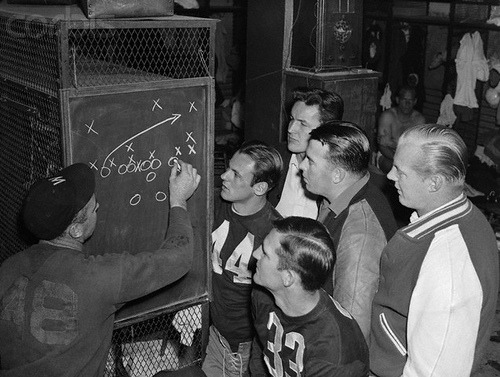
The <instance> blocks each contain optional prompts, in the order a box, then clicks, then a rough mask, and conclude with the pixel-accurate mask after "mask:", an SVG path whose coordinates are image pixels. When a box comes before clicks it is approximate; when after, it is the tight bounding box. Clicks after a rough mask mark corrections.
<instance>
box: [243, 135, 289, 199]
mask: <svg viewBox="0 0 500 377" xmlns="http://www.w3.org/2000/svg"><path fill="white" fill-rule="evenodd" d="M236 153H241V154H246V155H247V156H248V157H250V158H251V159H252V160H253V161H254V162H255V167H254V173H253V180H252V186H253V185H254V184H256V183H259V182H266V183H267V185H268V186H269V188H268V190H270V189H271V188H273V187H274V186H275V185H276V183H278V181H279V180H280V177H281V172H282V170H283V159H282V158H281V155H280V154H279V152H278V151H277V150H276V149H275V148H273V147H270V146H268V145H267V144H266V143H263V142H262V141H258V140H252V141H248V142H245V143H243V144H242V145H241V147H240V149H238V150H237V151H236Z"/></svg>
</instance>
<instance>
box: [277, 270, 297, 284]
mask: <svg viewBox="0 0 500 377" xmlns="http://www.w3.org/2000/svg"><path fill="white" fill-rule="evenodd" d="M296 279H297V276H296V272H295V271H292V270H281V281H282V282H283V286H284V287H286V288H288V287H291V286H292V285H293V284H294V283H295V280H296Z"/></svg>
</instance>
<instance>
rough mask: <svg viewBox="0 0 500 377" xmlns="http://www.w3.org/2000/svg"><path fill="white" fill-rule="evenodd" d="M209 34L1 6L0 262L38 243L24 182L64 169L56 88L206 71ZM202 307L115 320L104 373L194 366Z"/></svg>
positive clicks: (211, 27)
mask: <svg viewBox="0 0 500 377" xmlns="http://www.w3.org/2000/svg"><path fill="white" fill-rule="evenodd" d="M27 12H29V13H27ZM214 38H215V20H208V19H197V18H193V17H182V16H171V17H166V18H161V19H154V18H153V19H147V20H130V19H128V20H125V19H123V20H120V19H110V20H103V19H100V20H88V19H86V18H85V17H84V16H83V14H82V13H81V10H80V9H79V8H78V7H77V6H71V7H58V6H48V7H43V6H38V7H34V6H33V7H32V6H30V7H24V6H19V5H17V6H16V5H6V4H0V150H1V151H2V152H1V153H0V185H1V187H2V189H1V190H0V208H2V216H0V263H2V262H3V261H4V260H5V259H7V258H8V257H9V256H11V255H13V254H15V253H17V252H19V251H21V250H22V249H24V248H26V247H27V246H28V245H29V244H31V243H33V242H34V241H35V240H34V239H32V238H31V237H30V236H29V235H28V234H27V232H26V231H24V230H23V227H22V225H21V223H22V221H21V215H20V214H21V212H22V202H23V200H24V197H25V196H26V194H27V191H28V189H29V187H30V186H31V184H32V183H33V182H34V181H36V180H37V179H39V178H42V177H47V176H50V175H53V174H54V173H56V172H57V171H58V170H60V169H61V168H62V167H63V164H64V155H65V152H66V151H65V150H63V149H64V148H65V147H64V144H63V141H62V139H63V134H64V131H65V129H64V127H65V124H66V123H67V119H65V116H64V115H63V114H62V109H63V108H64V106H63V105H64V104H63V103H62V101H64V100H65V98H67V97H65V96H64V95H63V94H62V92H63V90H65V89H70V90H75V91H76V90H79V89H83V88H92V87H95V88H96V89H99V88H103V87H107V88H109V87H110V86H115V85H124V84H133V85H135V86H138V87H140V88H144V89H147V88H148V86H150V85H151V82H155V81H165V80H179V79H191V78H199V77H213V75H214V61H215V51H214V45H215V40H214ZM184 81H185V80H184ZM183 85H186V84H185V83H184V84H183ZM208 113H211V112H208ZM211 124H212V125H213V120H212V121H211ZM196 300H197V302H200V300H205V301H206V300H207V299H206V297H198V298H197V299H196ZM192 302H193V301H192ZM206 305H208V304H205V303H203V304H202V305H197V306H192V307H186V308H185V307H180V308H175V309H169V310H171V312H169V313H163V314H158V315H156V316H154V317H151V316H148V318H147V319H144V318H137V319H135V322H134V323H132V324H123V325H120V324H118V325H116V327H115V330H114V332H113V337H112V347H111V349H110V352H109V356H108V361H107V367H106V371H105V375H106V376H130V377H132V376H150V375H153V374H154V373H156V372H158V371H160V370H177V369H180V368H182V367H184V366H187V365H192V364H199V362H200V360H201V354H202V349H203V347H202V343H203V342H204V340H203V339H205V335H204V331H205V329H206V326H202V322H203V323H205V321H206V318H205V317H203V321H202V312H206ZM173 310H176V311H173Z"/></svg>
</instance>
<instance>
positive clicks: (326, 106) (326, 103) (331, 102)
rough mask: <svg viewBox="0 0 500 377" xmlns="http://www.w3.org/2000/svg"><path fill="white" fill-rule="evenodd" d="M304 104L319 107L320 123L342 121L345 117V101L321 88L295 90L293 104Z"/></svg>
mask: <svg viewBox="0 0 500 377" xmlns="http://www.w3.org/2000/svg"><path fill="white" fill-rule="evenodd" d="M298 101H301V102H304V103H305V104H306V105H307V106H314V105H318V108H319V114H320V122H321V123H323V122H327V121H330V120H341V119H342V116H343V115H344V101H343V100H342V98H341V97H340V96H339V95H338V94H337V93H334V92H329V91H327V90H323V89H319V88H304V87H303V88H295V89H294V91H293V102H294V103H295V102H298Z"/></svg>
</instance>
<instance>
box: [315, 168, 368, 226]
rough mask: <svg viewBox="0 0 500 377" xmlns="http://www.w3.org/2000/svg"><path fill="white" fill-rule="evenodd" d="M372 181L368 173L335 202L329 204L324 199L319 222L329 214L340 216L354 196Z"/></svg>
mask: <svg viewBox="0 0 500 377" xmlns="http://www.w3.org/2000/svg"><path fill="white" fill-rule="evenodd" d="M369 179H370V173H368V172H367V173H366V174H365V175H364V176H363V177H362V178H361V179H360V180H358V181H357V182H356V183H354V184H353V185H352V186H350V187H348V188H347V189H345V190H344V191H343V192H342V193H341V194H340V195H339V196H338V197H337V198H335V200H334V201H332V202H331V203H328V200H326V199H323V202H322V203H321V209H320V216H319V217H318V220H319V221H323V220H324V219H325V218H326V216H327V215H328V212H333V213H334V215H335V217H337V216H338V215H339V213H341V212H342V211H343V210H345V209H346V208H347V207H348V206H349V203H350V202H351V200H352V198H354V195H356V194H357V193H358V191H359V190H361V188H362V187H363V186H364V185H366V183H367V182H368V180H369Z"/></svg>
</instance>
